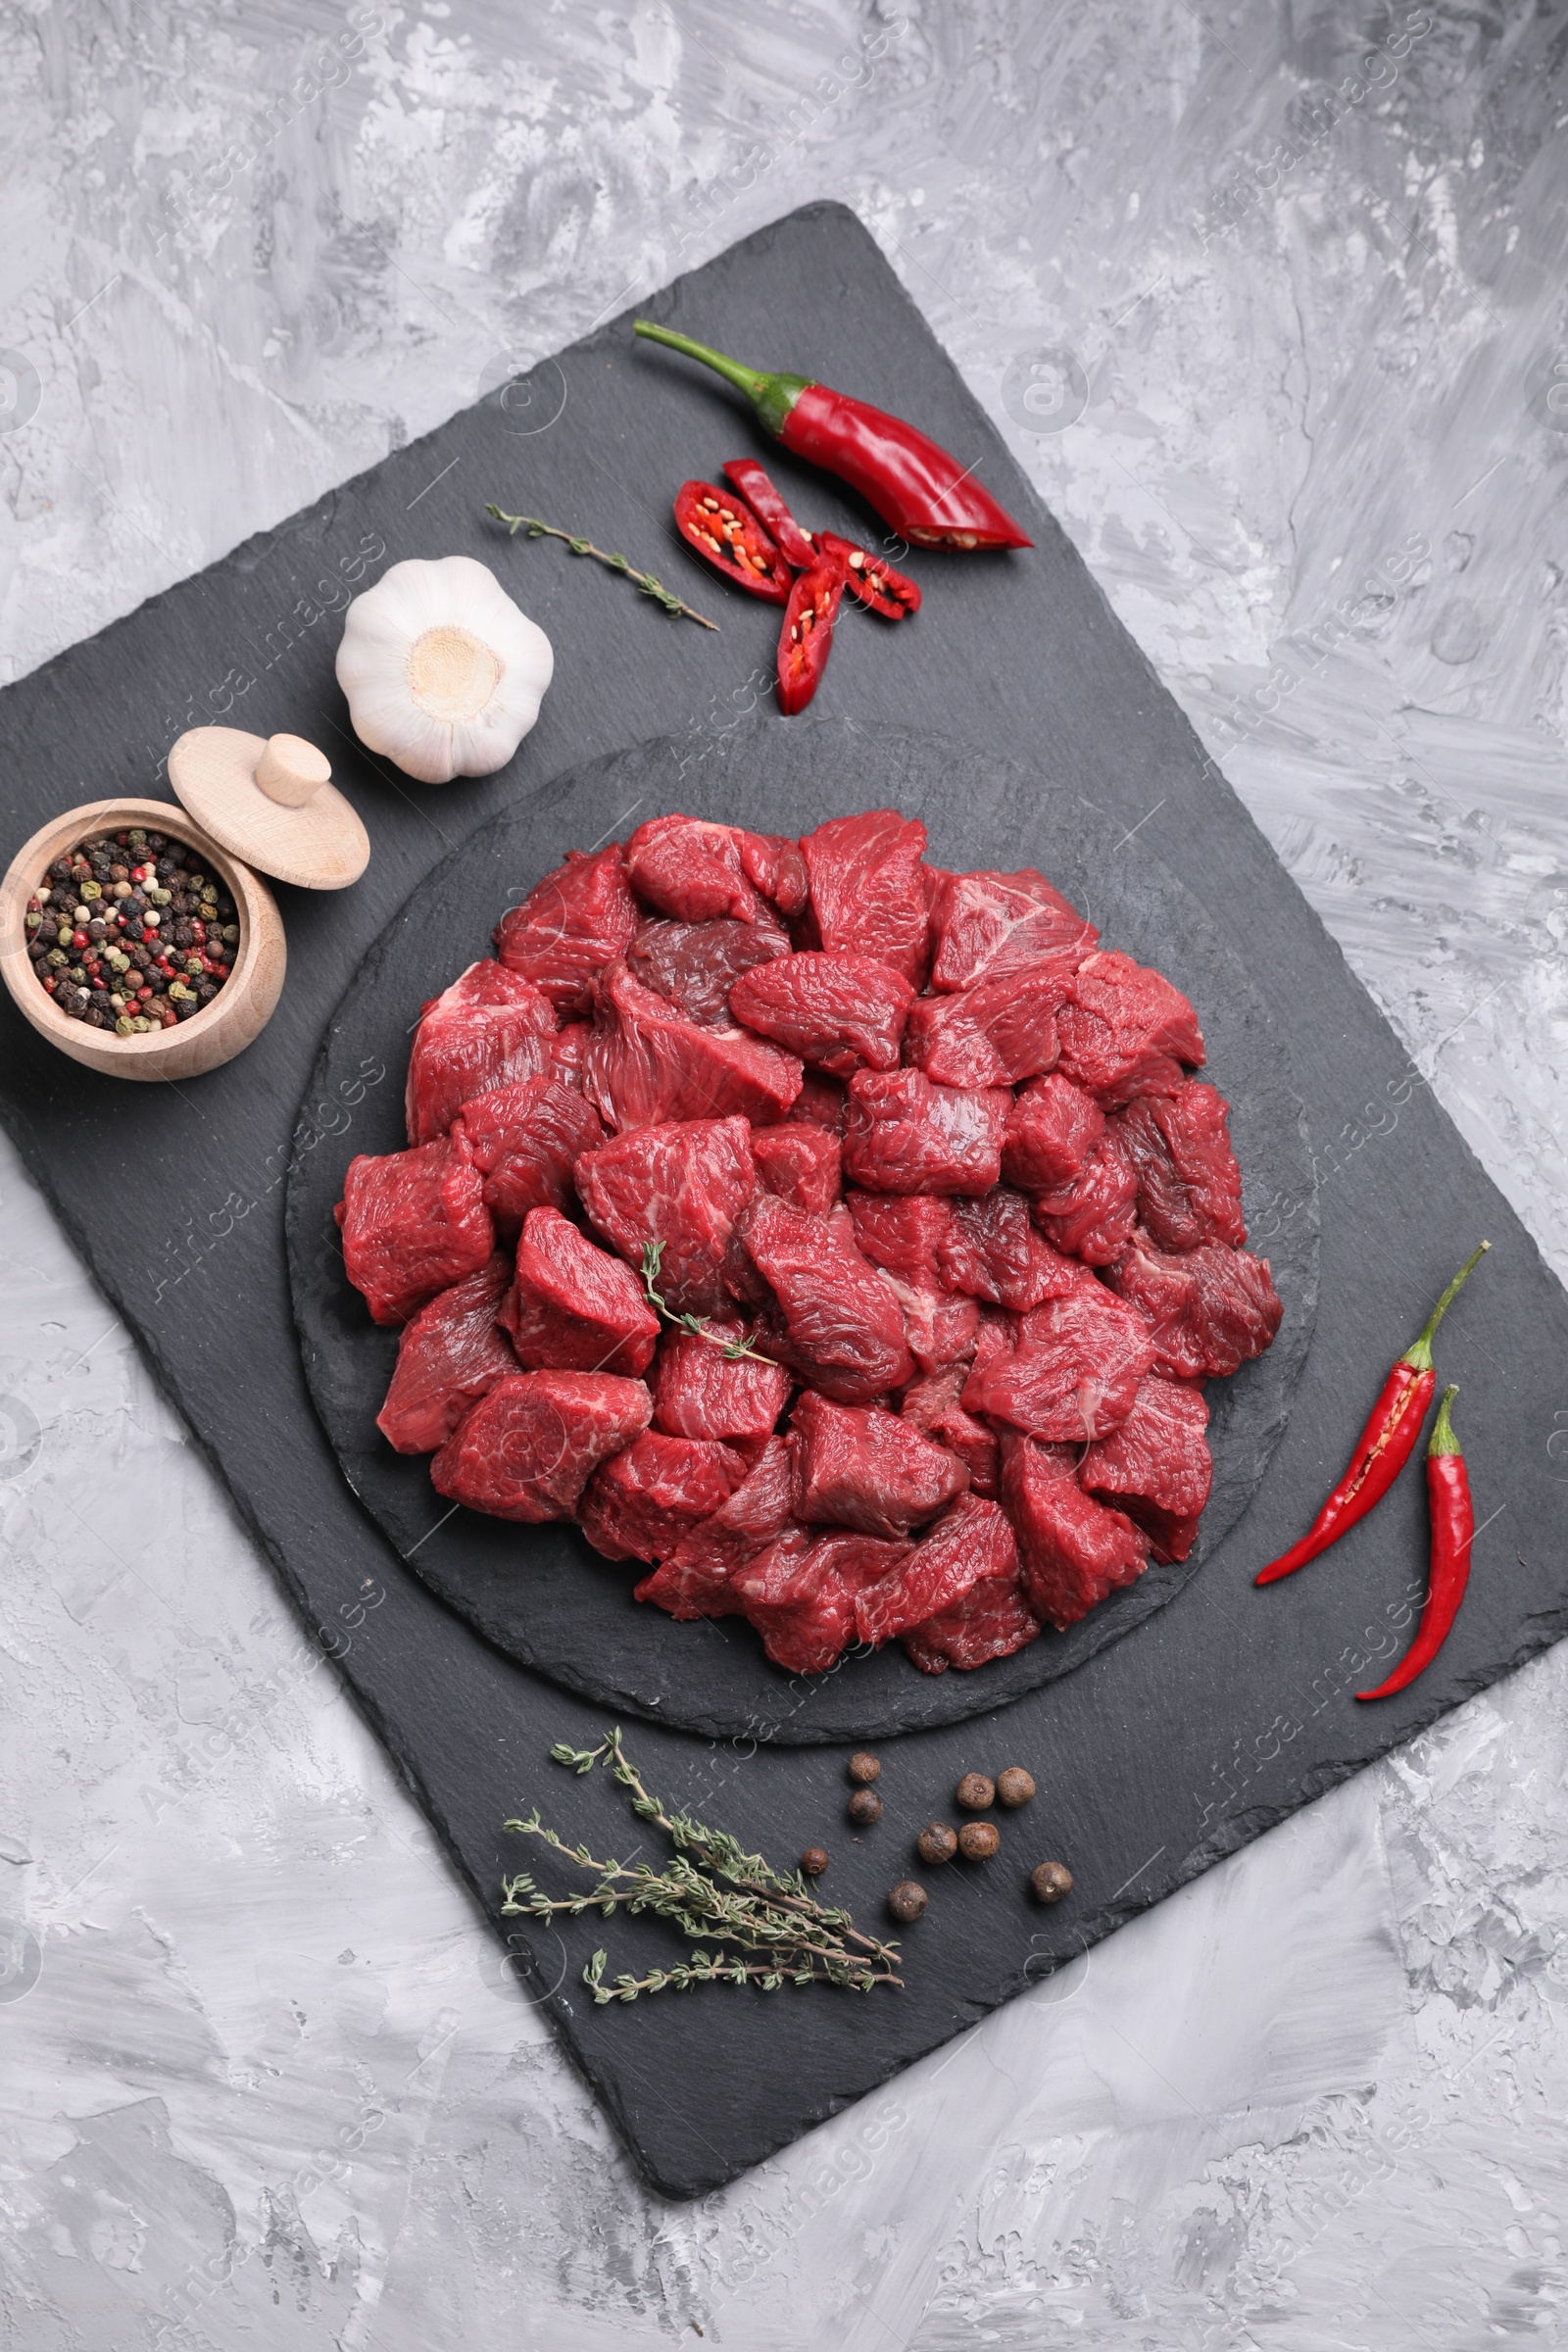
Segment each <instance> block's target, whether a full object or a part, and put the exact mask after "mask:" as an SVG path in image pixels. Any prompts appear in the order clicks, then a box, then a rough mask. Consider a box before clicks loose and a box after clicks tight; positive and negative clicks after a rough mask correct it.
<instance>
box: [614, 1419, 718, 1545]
mask: <svg viewBox="0 0 1568 2352" xmlns="http://www.w3.org/2000/svg"><path fill="white" fill-rule="evenodd" d="M745 1475H746V1464H745V1461H744V1460H743V1459H742V1457H741V1455H740V1454H738V1453H735V1452H733V1451H732V1450H731V1448H730V1447H729V1446H715V1445H712V1444H711V1443H708V1442H706V1441H704V1440H703V1439H700V1438H669V1437H662V1436H661V1435H659V1434H657V1433H656V1432H655V1431H653V1430H651V1429H649V1430H645V1431H644V1432H643V1434H642V1436H641V1437H640V1438H633V1440H632V1442H631V1444H630V1445H629V1446H626V1447H625V1448H624V1450H623V1451H622V1452H620V1453H614V1454H612V1455H611V1457H610V1459H609V1461H608V1462H603V1463H601V1465H600V1467H599V1468H598V1469H597V1470H596V1471H595V1472H594V1474H593V1476H592V1478H591V1479H590V1480H589V1481H588V1484H587V1486H586V1487H585V1488H584V1489H583V1496H582V1501H581V1502H580V1503H579V1505H578V1507H577V1517H578V1520H579V1522H580V1524H581V1527H582V1532H583V1534H584V1535H585V1536H586V1537H587V1539H588V1541H589V1543H590V1544H592V1545H593V1547H594V1549H595V1551H598V1552H603V1554H604V1556H605V1558H606V1559H607V1560H662V1559H663V1558H664V1557H665V1555H666V1554H667V1553H669V1552H671V1551H673V1550H674V1548H675V1546H676V1544H678V1543H679V1542H680V1540H681V1538H682V1536H684V1535H685V1534H686V1533H687V1531H688V1530H689V1529H691V1528H694V1527H696V1526H698V1525H700V1523H701V1522H702V1521H703V1520H704V1519H711V1517H712V1515H713V1513H714V1512H715V1511H716V1510H717V1509H718V1507H719V1505H720V1504H721V1503H724V1502H727V1501H728V1500H729V1497H730V1495H732V1494H733V1493H734V1492H735V1489H736V1488H737V1487H738V1486H739V1485H740V1483H741V1480H742V1479H743V1478H744V1477H745Z"/></svg>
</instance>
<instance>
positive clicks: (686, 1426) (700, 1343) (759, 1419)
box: [650, 1316, 794, 1439]
mask: <svg viewBox="0 0 1568 2352" xmlns="http://www.w3.org/2000/svg"><path fill="white" fill-rule="evenodd" d="M709 1329H710V1330H711V1332H712V1333H713V1334H714V1337H713V1338H712V1339H711V1340H705V1339H701V1338H699V1336H698V1334H697V1333H696V1332H694V1331H666V1332H665V1334H664V1338H663V1342H662V1346H661V1348H660V1350H659V1361H658V1362H657V1364H656V1365H655V1367H654V1372H653V1378H652V1381H651V1383H650V1385H651V1387H652V1389H653V1392H654V1427H655V1428H656V1429H658V1430H662V1431H664V1432H665V1434H666V1435H668V1436H670V1437H674V1438H720V1439H723V1438H766V1437H770V1436H771V1435H772V1431H773V1425H774V1423H775V1422H776V1421H777V1419H778V1417H779V1415H780V1413H781V1412H782V1411H783V1410H784V1407H785V1406H786V1404H788V1402H789V1400H790V1390H791V1388H792V1387H793V1385H794V1384H793V1382H792V1381H791V1379H790V1376H789V1374H788V1373H787V1372H786V1371H785V1369H784V1367H783V1365H782V1364H771V1363H769V1364H762V1363H759V1362H758V1361H757V1359H756V1357H755V1356H748V1355H736V1356H731V1355H726V1354H725V1352H724V1345H723V1344H724V1343H725V1342H737V1343H740V1342H744V1341H746V1340H747V1338H748V1337H749V1334H748V1332H747V1328H746V1325H745V1324H744V1323H739V1322H736V1321H734V1320H732V1319H730V1318H726V1317H721V1316H714V1317H712V1318H711V1320H710V1322H709Z"/></svg>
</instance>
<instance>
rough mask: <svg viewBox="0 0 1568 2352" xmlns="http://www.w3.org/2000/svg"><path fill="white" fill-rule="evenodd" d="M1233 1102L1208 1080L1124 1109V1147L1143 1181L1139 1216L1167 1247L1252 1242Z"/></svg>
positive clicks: (1120, 1143)
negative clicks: (1230, 1122)
mask: <svg viewBox="0 0 1568 2352" xmlns="http://www.w3.org/2000/svg"><path fill="white" fill-rule="evenodd" d="M1229 1112H1230V1104H1229V1103H1227V1102H1226V1100H1225V1098H1224V1096H1223V1095H1222V1094H1219V1093H1218V1092H1217V1091H1216V1090H1215V1089H1214V1088H1213V1087H1211V1086H1205V1085H1204V1083H1203V1081H1202V1080H1201V1078H1189V1079H1188V1081H1187V1083H1186V1085H1185V1086H1184V1087H1181V1088H1180V1089H1179V1090H1178V1092H1177V1093H1175V1094H1174V1095H1167V1096H1164V1097H1160V1096H1157V1095H1146V1096H1144V1097H1143V1098H1142V1099H1141V1100H1140V1101H1139V1102H1137V1103H1129V1104H1128V1106H1127V1108H1126V1109H1125V1110H1123V1111H1118V1112H1117V1114H1116V1117H1115V1119H1114V1121H1113V1126H1114V1129H1115V1135H1116V1143H1117V1148H1118V1150H1119V1151H1120V1152H1121V1155H1122V1157H1123V1158H1124V1159H1125V1160H1126V1161H1127V1162H1128V1164H1129V1166H1130V1167H1131V1168H1132V1169H1133V1171H1134V1173H1135V1174H1136V1176H1137V1178H1138V1221H1139V1223H1140V1224H1141V1225H1142V1226H1143V1227H1144V1229H1145V1231H1146V1232H1147V1233H1148V1235H1149V1238H1150V1240H1151V1241H1152V1242H1153V1243H1154V1244H1155V1246H1156V1247H1157V1248H1158V1249H1161V1250H1196V1249H1197V1248H1198V1246H1199V1244H1200V1242H1229V1243H1230V1245H1231V1247H1232V1248H1233V1249H1237V1250H1239V1249H1240V1248H1241V1246H1242V1244H1243V1242H1245V1241H1246V1239H1247V1226H1246V1224H1245V1223H1244V1221H1243V1218H1242V1171H1241V1169H1240V1168H1239V1167H1238V1166H1237V1164H1236V1154H1235V1152H1233V1151H1232V1150H1231V1139H1230V1131H1229V1128H1228V1127H1227V1125H1226V1120H1227V1118H1228V1116H1229Z"/></svg>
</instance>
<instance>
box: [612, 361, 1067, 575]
mask: <svg viewBox="0 0 1568 2352" xmlns="http://www.w3.org/2000/svg"><path fill="white" fill-rule="evenodd" d="M635 324H636V331H637V333H638V334H640V335H647V336H649V337H650V338H651V339H652V341H654V342H655V343H665V344H667V345H668V346H669V348H670V350H671V351H683V352H684V353H685V354H686V356H687V358H688V359H691V360H701V361H702V363H703V365H704V366H705V367H706V368H714V369H715V370H716V371H717V373H718V374H720V375H721V376H723V377H724V379H725V381H726V382H728V383H731V384H734V385H735V387H736V388H737V390H738V391H741V392H744V393H745V395H746V397H747V399H748V400H749V401H750V402H751V404H752V406H753V408H754V409H755V410H756V411H757V414H758V416H759V417H760V419H761V421H762V422H763V424H765V425H766V427H767V429H768V431H769V432H770V433H772V434H774V435H775V436H776V437H777V439H779V440H780V441H782V442H783V444H784V446H785V448H786V449H788V450H793V452H794V453H795V455H796V456H797V457H800V458H805V459H807V460H808V461H809V464H811V465H813V466H825V467H826V468H827V470H828V472H829V473H836V474H837V475H838V476H839V478H840V479H841V480H842V481H846V482H848V483H849V485H850V487H851V488H852V489H853V490H858V492H859V493H860V496H861V497H862V498H863V499H865V500H866V501H867V503H868V504H869V505H870V506H871V507H873V508H874V509H875V511H876V513H877V514H878V515H881V517H882V519H883V521H884V522H887V523H891V524H892V526H893V528H894V530H896V531H898V532H900V533H902V535H903V536H904V537H905V538H906V539H907V540H909V541H911V542H912V544H913V545H914V546H916V547H952V548H965V549H967V548H977V547H1032V546H1033V544H1034V542H1033V540H1031V539H1029V538H1027V537H1026V536H1025V534H1024V533H1023V532H1022V531H1021V530H1020V529H1019V528H1018V525H1017V524H1016V523H1015V522H1014V521H1013V519H1012V516H1011V515H1009V514H1007V513H1006V511H1005V508H1003V507H1000V506H999V505H998V504H997V502H996V500H995V499H994V498H993V497H992V495H991V493H990V491H989V490H986V489H984V488H983V487H982V486H981V484H980V483H979V482H977V481H976V480H975V478H974V468H973V467H972V466H960V465H959V464H958V461H957V459H956V458H955V457H953V456H951V455H950V454H949V452H948V451H947V450H945V449H943V448H941V447H940V446H939V445H938V444H937V443H936V442H935V441H932V440H928V439H927V437H926V435H925V434H924V433H922V432H918V431H916V429H915V427H914V426H913V425H912V424H907V423H906V422H905V420H904V418H903V417H890V416H888V415H887V413H886V411H885V410H882V409H873V408H871V407H870V406H869V405H868V403H867V402H865V401H863V400H852V399H851V398H850V397H849V396H848V394H847V393H843V392H830V391H829V390H828V387H827V386H826V384H816V383H813V382H812V381H811V379H810V377H809V376H806V375H784V374H767V373H765V372H764V371H763V370H762V369H761V368H745V367H742V365H741V363H740V362H739V361H738V360H731V359H727V358H726V357H725V355H724V354H723V352H721V351H713V350H712V349H711V347H710V346H709V345H708V344H706V343H694V342H693V341H692V339H691V337H690V336H689V335H678V334H676V333H675V331H674V329H673V328H672V327H668V326H656V325H655V324H654V323H653V321H652V320H651V319H637V320H636V322H635Z"/></svg>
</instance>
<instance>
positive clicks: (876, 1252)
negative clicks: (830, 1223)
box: [849, 1193, 953, 1282]
mask: <svg viewBox="0 0 1568 2352" xmlns="http://www.w3.org/2000/svg"><path fill="white" fill-rule="evenodd" d="M849 1209H850V1215H851V1216H852V1217H853V1218H854V1220H855V1239H856V1241H857V1243H858V1246H859V1248H860V1249H861V1250H863V1251H864V1252H865V1254H866V1256H867V1257H868V1258H869V1259H870V1260H871V1263H872V1264H873V1265H874V1266H883V1267H885V1268H886V1269H887V1271H888V1273H890V1274H897V1275H898V1276H899V1277H900V1278H901V1280H903V1281H905V1282H917V1281H919V1280H920V1278H921V1277H922V1276H925V1277H927V1278H928V1279H929V1280H930V1281H932V1282H938V1281H942V1280H944V1279H946V1277H945V1276H944V1275H943V1272H942V1258H941V1252H942V1250H943V1247H944V1245H945V1244H946V1242H947V1240H948V1237H949V1235H950V1233H951V1232H952V1229H953V1203H952V1201H943V1200H938V1199H937V1198H936V1197H935V1196H934V1195H932V1194H930V1193H851V1194H850V1196H849Z"/></svg>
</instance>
